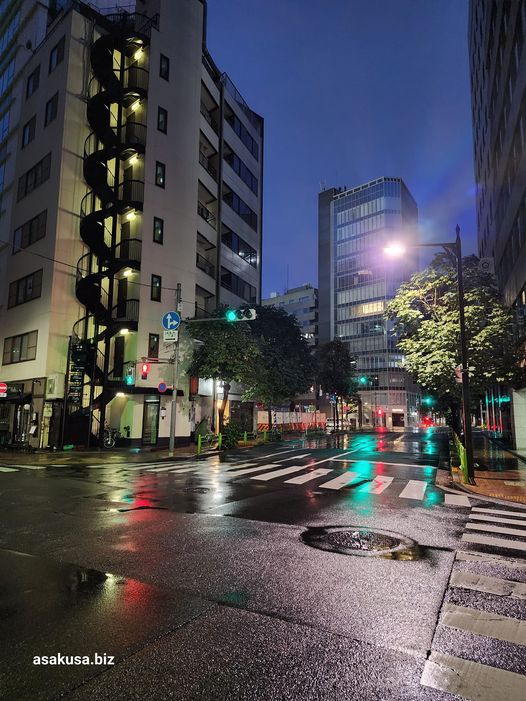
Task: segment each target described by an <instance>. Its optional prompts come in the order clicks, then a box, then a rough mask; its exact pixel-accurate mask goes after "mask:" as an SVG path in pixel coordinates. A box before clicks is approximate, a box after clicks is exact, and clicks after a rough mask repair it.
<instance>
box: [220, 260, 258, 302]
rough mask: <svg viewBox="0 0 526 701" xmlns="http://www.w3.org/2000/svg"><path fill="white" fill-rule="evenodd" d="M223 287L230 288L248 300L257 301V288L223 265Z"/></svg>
mask: <svg viewBox="0 0 526 701" xmlns="http://www.w3.org/2000/svg"><path fill="white" fill-rule="evenodd" d="M221 287H224V288H225V289H226V290H230V291H231V292H233V293H234V294H235V295H237V296H238V297H241V298H242V299H244V300H245V301H247V302H251V303H255V301H256V288H255V287H254V286H253V285H250V284H249V283H248V282H245V281H244V280H243V279H242V278H240V277H239V276H238V275H236V274H235V273H233V272H231V271H230V270H227V269H226V268H223V267H222V268H221Z"/></svg>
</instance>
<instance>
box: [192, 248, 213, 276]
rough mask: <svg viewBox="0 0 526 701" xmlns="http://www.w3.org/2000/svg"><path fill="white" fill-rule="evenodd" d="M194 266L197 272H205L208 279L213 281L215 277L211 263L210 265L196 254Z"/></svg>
mask: <svg viewBox="0 0 526 701" xmlns="http://www.w3.org/2000/svg"><path fill="white" fill-rule="evenodd" d="M195 264H196V265H197V267H198V268H199V270H202V271H203V272H205V273H206V274H207V275H210V277H213V278H214V280H215V277H216V267H215V265H213V263H210V261H208V260H207V259H206V258H205V257H204V256H202V255H201V254H200V253H197V255H196V262H195Z"/></svg>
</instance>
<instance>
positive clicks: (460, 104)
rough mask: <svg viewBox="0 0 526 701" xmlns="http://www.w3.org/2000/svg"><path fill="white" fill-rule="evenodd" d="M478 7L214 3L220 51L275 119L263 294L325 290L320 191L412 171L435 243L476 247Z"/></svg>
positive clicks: (297, 0) (250, 98) (447, 1)
mask: <svg viewBox="0 0 526 701" xmlns="http://www.w3.org/2000/svg"><path fill="white" fill-rule="evenodd" d="M467 15H468V3H467V0H209V2H208V37H207V44H208V47H209V50H210V52H211V54H212V56H213V57H214V59H215V61H216V63H217V64H218V66H219V68H220V69H221V70H224V71H226V72H227V73H228V74H229V75H230V76H231V78H232V80H233V82H234V83H235V84H236V86H237V88H238V89H239V91H240V92H241V94H242V95H243V96H244V97H245V99H246V101H247V102H248V104H249V105H250V106H251V107H252V108H253V109H254V110H255V111H256V112H258V113H259V114H261V115H262V116H263V117H264V119H265V162H264V167H265V176H264V224H263V296H265V297H266V296H268V294H269V292H271V291H280V292H281V291H283V289H284V288H285V287H286V282H287V264H288V266H289V274H288V275H289V276H288V283H289V284H288V286H289V287H294V286H296V285H301V284H303V283H306V282H309V283H313V284H316V283H317V198H318V192H319V190H320V186H321V185H322V184H324V185H325V186H326V187H327V188H329V187H332V186H338V185H346V186H347V187H355V186H356V185H360V184H362V183H364V182H367V181H368V180H372V179H374V178H377V177H379V176H382V175H387V176H400V177H402V178H403V179H404V180H405V182H406V184H407V186H408V187H409V190H410V191H411V193H412V194H413V196H414V198H415V199H416V202H417V204H418V208H419V218H420V228H421V236H422V240H426V241H447V240H452V239H453V238H454V232H455V225H456V224H457V223H458V224H460V227H461V230H462V238H463V246H464V250H465V252H466V253H470V252H473V253H474V252H476V219H475V186H474V176H473V155H472V154H473V151H472V135H471V107H470V92H469V63H468V48H467Z"/></svg>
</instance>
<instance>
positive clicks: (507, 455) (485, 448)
mask: <svg viewBox="0 0 526 701" xmlns="http://www.w3.org/2000/svg"><path fill="white" fill-rule="evenodd" d="M473 452H474V457H475V463H477V464H478V467H477V468H476V469H475V483H476V484H475V485H471V484H464V483H463V482H462V476H461V472H460V470H457V469H453V471H452V477H453V483H455V484H458V485H459V486H461V487H462V489H463V490H467V491H469V492H472V493H473V494H480V495H481V496H488V497H494V498H495V499H505V500H506V501H512V502H516V503H519V504H526V459H525V458H522V457H520V456H519V455H518V454H517V453H514V452H512V451H509V450H506V449H505V448H503V447H502V446H501V445H499V444H498V443H497V442H496V441H494V440H492V439H491V438H488V437H487V436H485V435H484V434H483V433H481V432H475V434H474V435H473Z"/></svg>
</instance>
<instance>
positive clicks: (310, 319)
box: [261, 285, 318, 346]
mask: <svg viewBox="0 0 526 701" xmlns="http://www.w3.org/2000/svg"><path fill="white" fill-rule="evenodd" d="M261 304H262V305H263V306H265V307H269V306H274V307H279V308H280V309H284V310H285V311H286V312H287V313H288V314H291V315H292V316H295V317H296V319H297V320H298V323H299V325H300V326H301V333H302V334H303V336H304V337H305V338H306V339H307V341H308V343H309V345H310V346H316V345H318V290H317V289H316V288H315V287H313V286H312V285H301V287H294V288H292V289H291V290H286V291H285V292H284V293H283V294H278V293H277V292H271V293H270V297H269V298H268V299H263V300H262V301H261Z"/></svg>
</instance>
